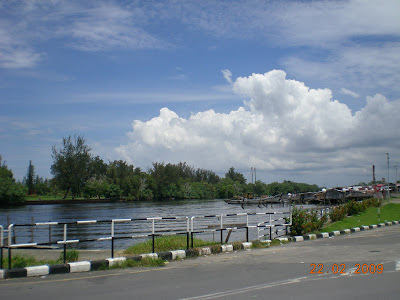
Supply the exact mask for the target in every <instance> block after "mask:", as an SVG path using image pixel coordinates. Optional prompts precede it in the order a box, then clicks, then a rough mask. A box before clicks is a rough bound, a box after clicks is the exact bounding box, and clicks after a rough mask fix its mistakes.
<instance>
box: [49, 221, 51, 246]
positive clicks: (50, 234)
mask: <svg viewBox="0 0 400 300" xmlns="http://www.w3.org/2000/svg"><path fill="white" fill-rule="evenodd" d="M49 222H50V221H49ZM50 245H51V225H49V246H50Z"/></svg>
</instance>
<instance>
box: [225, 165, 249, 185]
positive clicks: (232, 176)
mask: <svg viewBox="0 0 400 300" xmlns="http://www.w3.org/2000/svg"><path fill="white" fill-rule="evenodd" d="M225 178H230V179H232V180H233V181H239V183H240V184H245V183H246V178H244V176H243V174H242V173H238V172H235V168H234V167H231V168H230V169H229V171H228V173H226V174H225Z"/></svg>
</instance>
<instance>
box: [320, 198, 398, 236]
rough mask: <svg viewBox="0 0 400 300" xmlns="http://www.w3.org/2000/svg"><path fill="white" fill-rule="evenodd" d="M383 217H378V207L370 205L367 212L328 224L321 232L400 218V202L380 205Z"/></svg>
mask: <svg viewBox="0 0 400 300" xmlns="http://www.w3.org/2000/svg"><path fill="white" fill-rule="evenodd" d="M380 211H381V218H380V220H379V219H378V208H376V207H370V208H368V209H367V210H366V211H365V212H363V213H360V214H357V215H354V216H350V217H347V218H345V219H343V220H341V221H338V222H334V223H330V224H326V225H325V226H324V227H322V229H321V230H320V232H331V231H334V230H343V229H351V228H354V227H359V226H362V225H364V226H369V225H376V224H379V223H385V222H391V221H398V220H400V204H397V203H389V204H386V205H384V206H381V207H380Z"/></svg>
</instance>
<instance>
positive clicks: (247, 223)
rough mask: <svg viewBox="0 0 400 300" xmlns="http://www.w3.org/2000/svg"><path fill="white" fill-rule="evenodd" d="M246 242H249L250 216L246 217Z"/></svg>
mask: <svg viewBox="0 0 400 300" xmlns="http://www.w3.org/2000/svg"><path fill="white" fill-rule="evenodd" d="M246 242H249V215H248V214H247V215H246Z"/></svg>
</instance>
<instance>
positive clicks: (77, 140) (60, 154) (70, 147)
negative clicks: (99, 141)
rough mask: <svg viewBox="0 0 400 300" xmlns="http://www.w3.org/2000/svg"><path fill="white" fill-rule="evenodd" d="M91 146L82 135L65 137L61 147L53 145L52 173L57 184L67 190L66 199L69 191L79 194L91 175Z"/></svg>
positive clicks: (73, 194) (75, 194)
mask: <svg viewBox="0 0 400 300" xmlns="http://www.w3.org/2000/svg"><path fill="white" fill-rule="evenodd" d="M90 150H91V149H90V147H89V146H88V145H86V140H85V139H84V138H83V137H82V136H76V135H74V137H73V138H72V137H71V136H69V137H68V138H63V145H62V147H61V148H60V149H57V147H56V146H53V154H52V157H53V164H52V165H51V173H52V174H53V175H54V180H55V181H56V183H57V185H58V186H59V187H60V188H61V189H63V190H65V195H64V199H65V198H66V197H67V195H68V192H69V191H71V192H72V197H73V198H74V197H75V196H79V195H80V194H81V192H82V189H83V186H84V185H85V182H86V180H87V179H88V178H89V175H90V162H91V155H90Z"/></svg>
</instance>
